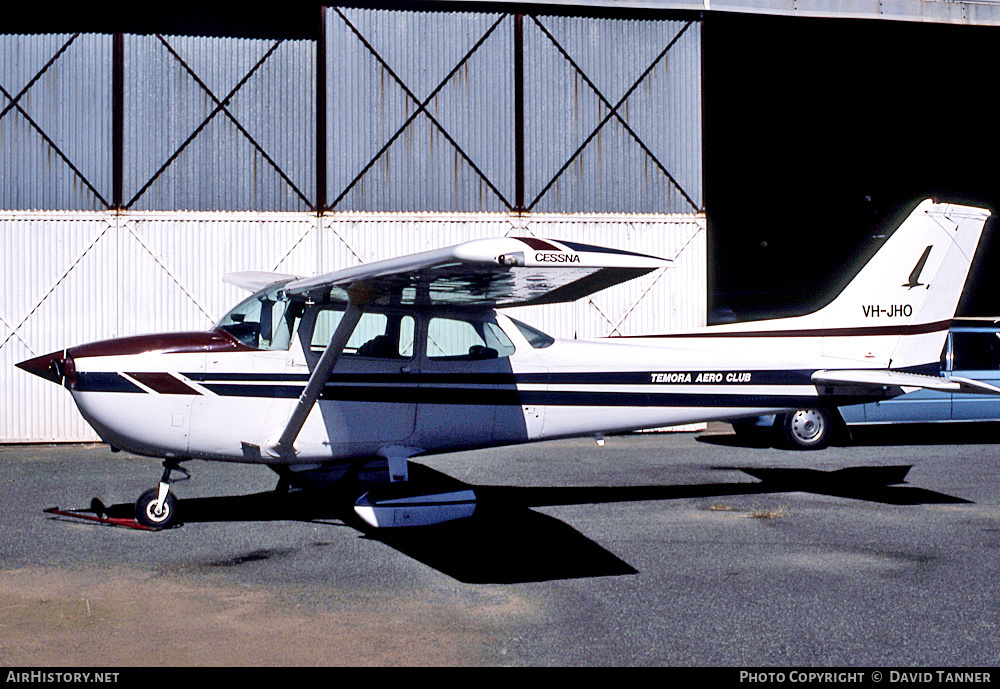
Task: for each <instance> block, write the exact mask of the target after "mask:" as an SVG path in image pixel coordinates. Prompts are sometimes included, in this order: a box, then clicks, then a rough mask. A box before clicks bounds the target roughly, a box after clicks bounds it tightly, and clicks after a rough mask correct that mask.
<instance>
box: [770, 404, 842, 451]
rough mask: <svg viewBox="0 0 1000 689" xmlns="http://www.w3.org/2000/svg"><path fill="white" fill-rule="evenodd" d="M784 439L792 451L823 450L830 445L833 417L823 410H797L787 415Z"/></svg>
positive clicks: (784, 421)
mask: <svg viewBox="0 0 1000 689" xmlns="http://www.w3.org/2000/svg"><path fill="white" fill-rule="evenodd" d="M781 431H782V438H783V439H784V441H785V445H786V446H787V447H788V448H790V449H792V450H821V449H823V448H824V447H826V446H827V445H829V443H830V437H831V436H832V434H833V416H832V415H831V414H830V412H829V410H827V409H823V408H814V409H796V410H795V411H793V412H790V413H788V414H785V416H784V418H783V420H782V423H781Z"/></svg>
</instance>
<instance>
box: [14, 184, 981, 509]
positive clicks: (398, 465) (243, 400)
mask: <svg viewBox="0 0 1000 689" xmlns="http://www.w3.org/2000/svg"><path fill="white" fill-rule="evenodd" d="M989 215H990V214H989V212H988V211H985V210H981V209H977V208H970V207H965V206H957V205H947V204H937V203H934V202H932V201H930V200H928V201H924V202H923V203H921V204H920V205H919V206H917V208H916V209H915V210H914V211H913V212H912V214H911V215H910V216H909V217H908V218H907V219H906V220H905V221H904V222H903V223H902V224H901V225H900V226H899V228H898V229H897V231H896V232H894V233H893V234H892V236H891V237H890V238H889V239H888V240H887V241H886V242H885V243H884V245H883V246H882V247H881V248H880V249H879V251H878V252H877V253H876V254H875V255H874V256H873V257H872V258H871V260H869V261H868V263H867V264H866V265H865V266H864V267H863V268H862V269H861V270H860V271H859V272H858V274H857V275H856V276H855V277H854V278H853V279H852V280H851V281H850V282H849V284H848V285H847V287H846V288H845V289H844V290H843V291H842V292H841V293H840V294H839V296H837V297H836V298H835V299H834V300H833V301H832V302H831V303H830V304H829V305H827V306H826V307H824V308H822V309H820V310H818V311H816V312H814V313H811V314H808V315H804V316H797V317H791V318H784V319H775V320H765V321H758V322H751V323H737V324H726V325H718V326H709V327H705V328H700V329H695V330H691V331H685V332H670V333H660V334H651V335H649V336H642V337H616V338H603V339H594V340H557V339H553V338H552V337H549V336H548V335H546V334H544V333H542V332H540V331H538V330H536V329H534V328H532V327H531V326H529V325H526V324H524V323H521V322H519V321H517V320H514V319H512V318H509V317H507V316H505V315H503V314H502V313H501V312H500V310H502V309H503V308H504V307H510V306H516V305H525V304H552V303H557V302H564V301H572V300H576V299H579V298H581V297H583V296H585V295H587V294H590V293H593V292H596V291H598V290H601V289H605V288H607V287H610V286H612V285H614V284H618V283H621V282H624V281H627V280H630V279H633V278H636V277H638V276H640V275H643V274H646V273H648V272H650V271H654V270H658V269H662V268H664V267H666V266H668V263H669V262H668V261H665V260H661V259H659V258H655V257H651V256H646V255H641V254H637V253H633V252H628V251H622V250H616V249H607V248H601V247H595V246H589V245H581V244H577V243H573V242H568V241H555V240H548V239H538V238H534V237H523V238H519V237H506V238H498V239H485V240H476V241H471V242H467V243H464V244H460V245H457V246H454V247H451V248H447V249H440V250H435V251H429V252H425V253H420V254H416V255H412V256H408V257H404V258H396V259H390V260H384V261H378V262H373V263H369V264H366V265H361V266H357V267H352V268H346V269H343V270H338V271H335V272H332V273H328V274H325V275H320V276H317V277H298V276H293V275H278V274H272V273H256V272H250V273H236V274H231V275H227V276H226V277H225V278H224V279H225V280H226V281H228V282H230V283H231V284H236V285H239V286H241V287H243V288H246V289H248V290H251V291H252V292H253V294H252V296H250V297H249V298H248V299H246V300H245V301H243V302H242V303H240V304H239V305H237V306H236V307H235V308H233V309H232V310H231V311H230V312H229V313H227V314H226V315H225V316H224V317H223V318H222V320H221V321H219V323H218V324H217V326H216V327H215V328H214V329H212V330H210V331H207V332H194V333H173V334H164V335H145V336H137V337H125V338H121V339H115V340H108V341H103V342H96V343H92V344H85V345H81V346H76V347H71V348H69V349H66V350H62V351H58V352H53V353H51V354H46V355H44V356H40V357H37V358H34V359H30V360H28V361H24V362H21V363H20V364H18V366H19V367H20V368H21V369H23V370H25V371H28V372H31V373H34V374H37V375H39V376H42V377H43V378H47V379H49V380H51V381H53V382H55V383H59V384H62V385H64V386H65V387H66V388H67V389H68V390H69V391H70V394H71V395H72V396H73V399H74V400H75V402H76V404H77V406H78V407H79V410H80V412H81V413H82V414H83V416H84V418H85V419H86V420H87V421H88V422H89V423H90V424H91V425H92V426H93V427H94V429H95V430H96V431H97V433H98V434H99V435H100V437H101V438H102V439H103V440H104V441H106V442H107V443H108V444H110V445H111V446H112V447H113V448H120V449H125V450H128V451H130V452H132V453H136V454H139V455H145V456H152V457H158V458H162V459H164V460H165V461H164V467H165V469H164V472H163V477H162V479H161V481H160V483H159V485H158V487H156V488H153V489H151V490H149V491H147V492H145V493H144V494H143V495H142V496H141V497H140V498H139V500H138V502H137V503H136V519H137V520H138V521H139V522H140V523H141V524H145V525H148V526H152V527H161V528H164V527H167V526H170V525H173V524H176V523H177V518H178V514H177V507H178V501H177V499H176V497H175V495H174V493H173V492H172V491H171V490H170V479H171V472H172V471H175V470H179V469H180V466H179V465H180V463H181V462H182V461H185V460H191V459H201V460H218V461H230V462H251V463H259V464H264V465H267V466H269V467H271V468H272V469H274V470H275V471H276V472H277V473H278V475H279V476H280V477H281V480H280V482H279V486H280V485H282V484H284V485H285V486H287V485H289V484H295V483H296V482H297V481H298V482H301V481H302V480H304V479H306V478H308V477H311V476H316V475H319V474H334V473H336V472H342V473H346V472H347V467H350V466H351V465H352V464H357V463H359V462H365V461H370V460H371V459H372V458H380V459H379V461H380V462H384V464H383V466H387V467H388V471H389V478H390V480H389V482H387V483H385V485H384V486H383V490H382V491H381V492H380V491H379V490H377V489H376V490H372V491H369V492H368V493H366V494H365V495H362V496H361V497H360V498H359V499H358V501H357V503H356V504H355V510H356V512H357V513H358V514H359V515H360V516H361V517H362V518H364V519H365V520H366V521H368V522H369V523H370V524H372V525H373V526H400V525H412V524H428V523H436V522H441V521H446V520H450V519H454V518H459V517H464V516H468V515H471V514H472V512H473V511H474V509H475V499H476V498H475V494H474V492H473V491H471V490H461V491H441V490H438V491H437V492H434V491H429V490H427V488H426V487H423V486H420V485H415V484H416V483H418V482H414V484H410V483H408V478H409V472H408V460H409V459H410V458H413V457H417V456H419V455H427V454H432V453H441V452H448V451H453V450H460V449H472V448H479V447H486V446H495V445H505V444H514V443H525V442H532V441H537V440H544V439H550V438H563V437H570V436H582V435H594V436H595V437H598V438H601V437H603V435H602V434H605V433H613V432H619V431H628V430H635V429H642V428H656V427H663V426H670V425H675V424H687V423H692V422H701V421H707V420H716V419H733V418H739V417H747V416H760V415H763V414H771V413H776V412H781V411H785V410H789V409H796V408H801V407H823V406H824V405H839V404H843V403H845V402H848V401H861V400H872V399H879V398H887V397H892V396H896V395H900V394H904V393H905V392H909V391H912V390H916V389H920V388H933V389H949V390H953V391H967V392H970V391H976V392H979V393H983V392H987V393H990V394H1000V388H995V387H992V386H989V385H985V384H981V383H977V382H974V381H971V380H964V379H958V378H949V379H946V378H942V377H940V375H939V372H940V367H939V361H938V360H939V354H940V352H941V348H942V345H943V342H944V339H945V337H946V334H947V332H948V327H949V324H950V322H951V319H952V318H953V316H954V313H955V309H956V307H957V304H958V300H959V297H960V296H961V293H962V290H963V287H964V285H965V281H966V278H967V275H968V271H969V268H970V265H971V262H972V259H973V256H974V254H975V252H976V248H977V246H978V243H979V239H980V235H981V234H982V231H983V227H984V224H985V222H986V220H987V218H988V217H989ZM180 470H181V471H183V469H180Z"/></svg>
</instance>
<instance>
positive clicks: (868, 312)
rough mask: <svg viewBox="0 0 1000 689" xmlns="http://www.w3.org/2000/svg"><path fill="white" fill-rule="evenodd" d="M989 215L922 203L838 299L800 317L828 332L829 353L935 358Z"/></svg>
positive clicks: (914, 360)
mask: <svg viewBox="0 0 1000 689" xmlns="http://www.w3.org/2000/svg"><path fill="white" fill-rule="evenodd" d="M989 216H990V213H989V211H987V210H984V209H980V208H971V207H968V206H956V205H951V204H936V203H934V202H933V201H930V200H927V201H923V202H922V203H921V204H920V205H918V206H917V207H916V209H914V211H913V212H912V213H911V214H910V215H909V216H908V217H907V218H906V220H904V221H903V223H902V224H901V225H900V226H899V228H898V229H897V230H896V231H895V232H894V233H893V234H892V236H891V237H889V239H888V240H887V241H886V242H885V244H884V245H883V246H882V248H881V249H879V250H878V252H877V253H876V254H875V255H874V256H873V257H872V259H871V260H870V261H869V262H868V263H867V264H866V265H865V266H864V268H862V269H861V271H860V272H859V273H858V274H857V276H855V278H854V279H853V280H852V281H851V282H850V283H849V284H848V285H847V287H845V288H844V290H843V291H842V292H841V293H840V295H839V296H838V297H837V298H836V299H834V300H833V302H831V303H830V304H829V305H828V306H826V307H824V308H822V309H820V310H819V311H817V312H815V313H813V314H810V315H808V316H804V317H802V320H803V321H807V322H808V326H809V327H818V328H822V329H823V330H826V331H828V332H830V335H829V336H826V337H824V338H823V354H824V356H829V357H834V358H837V359H844V360H848V361H853V362H859V363H860V362H863V363H864V364H865V366H866V367H885V368H890V367H891V368H893V369H897V370H899V369H912V368H917V367H925V366H927V365H930V364H934V363H936V362H938V361H939V359H940V355H941V349H942V347H943V346H944V342H945V338H946V337H947V332H948V328H949V326H950V324H951V320H952V318H953V317H954V316H955V310H956V308H957V307H958V302H959V299H960V298H961V296H962V290H963V289H964V287H965V281H966V278H967V277H968V274H969V268H970V267H971V265H972V259H973V257H974V256H975V253H976V248H977V246H978V245H979V239H980V236H981V235H982V232H983V226H984V225H985V223H986V220H987V218H989ZM803 325H806V323H803ZM859 335H860V336H861V337H859Z"/></svg>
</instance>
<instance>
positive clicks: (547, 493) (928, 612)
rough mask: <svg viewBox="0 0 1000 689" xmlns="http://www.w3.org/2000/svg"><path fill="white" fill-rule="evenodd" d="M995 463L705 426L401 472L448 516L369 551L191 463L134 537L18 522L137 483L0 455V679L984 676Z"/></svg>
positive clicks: (995, 635) (945, 434)
mask: <svg viewBox="0 0 1000 689" xmlns="http://www.w3.org/2000/svg"><path fill="white" fill-rule="evenodd" d="M996 439H1000V429H998V427H997V426H995V425H987V426H985V427H974V428H973V427H936V428H930V429H920V430H914V429H898V430H894V431H889V432H885V431H883V432H871V433H865V434H862V436H860V437H858V438H857V442H856V443H855V444H853V445H851V446H847V447H832V448H828V449H825V450H821V451H818V452H805V453H803V452H790V451H785V450H780V449H775V448H772V447H769V446H766V445H761V444H758V445H748V444H747V443H745V442H741V441H738V440H737V439H736V438H735V436H734V435H732V433H731V431H730V429H729V426H727V425H723V424H714V425H712V426H710V429H709V431H708V432H702V433H679V434H678V433H672V434H637V435H628V436H615V437H609V438H607V442H606V444H605V445H604V446H603V447H599V446H598V445H597V444H596V443H595V442H594V441H593V440H592V439H577V440H565V441H556V442H550V443H541V444H534V445H527V446H522V447H514V448H502V449H494V450H487V451H476V452H465V453H457V454H452V455H443V456H439V457H431V458H422V459H420V460H419V461H418V462H415V463H414V464H413V465H412V469H411V477H412V478H414V479H428V478H435V477H436V478H438V479H441V478H447V479H448V480H453V481H456V482H461V483H464V484H467V485H470V486H473V487H474V488H475V490H476V492H477V494H478V496H479V505H478V508H477V511H476V514H475V515H474V516H473V517H471V518H469V519H466V520H463V521H460V522H455V523H452V524H446V525H439V526H431V527H420V528H414V529H396V530H383V531H375V530H372V529H370V528H367V527H365V526H364V524H363V523H362V522H360V521H359V520H357V519H356V518H354V517H353V513H352V512H351V510H350V506H351V501H350V500H349V499H347V495H346V492H349V491H346V492H339V491H328V492H321V491H292V492H290V493H289V494H288V495H287V496H284V497H282V496H280V495H277V494H275V493H273V492H272V490H273V489H274V487H275V485H276V478H277V477H276V476H275V474H273V473H272V472H271V471H270V470H269V469H267V468H266V467H254V466H247V465H237V464H222V463H208V462H201V461H192V462H190V463H188V464H186V465H185V466H187V468H188V469H189V470H190V471H191V473H192V477H191V479H190V480H187V481H183V482H180V483H178V484H177V485H176V487H175V489H176V492H177V494H178V496H179V498H180V510H182V513H181V516H182V518H183V520H184V523H183V525H182V526H180V527H178V528H174V529H169V530H165V531H159V532H153V533H150V532H143V531H137V530H133V529H128V528H122V527H114V526H107V525H102V524H93V523H86V522H78V521H74V520H70V519H66V518H62V517H58V516H56V515H51V514H47V513H45V512H43V510H44V509H45V508H48V507H56V506H58V507H61V508H84V507H88V506H89V505H90V504H91V500H92V499H94V498H97V499H99V500H100V501H101V502H102V503H103V505H105V506H106V507H107V510H108V512H109V513H111V514H127V513H128V512H129V510H130V507H129V503H131V502H132V501H134V500H135V499H136V497H138V495H139V494H140V493H141V492H142V491H144V490H145V489H147V488H149V487H151V486H153V485H155V483H156V481H157V480H158V479H159V474H160V466H159V464H158V462H157V461H156V460H151V459H146V458H139V457H133V456H130V455H128V454H127V453H111V452H110V451H109V449H108V448H107V447H105V446H100V445H88V446H81V445H61V446H58V445H33V446H0V529H2V531H0V665H3V666H7V667H10V666H46V667H48V666H61V667H71V666H77V667H82V666H86V667H92V668H93V667H127V666H185V667H187V666H244V667H245V666H307V665H357V666H725V667H758V668H759V667H779V668H805V667H847V666H850V667H869V668H872V667H874V668H881V669H884V670H885V671H886V672H888V671H890V670H893V669H907V668H915V667H928V666H935V667H978V668H982V667H993V666H996V664H997V659H998V658H1000V579H998V577H997V571H998V568H1000V567H998V566H1000V472H998V468H1000V446H998V445H995V444H993V441H994V440H996ZM355 497H356V496H355Z"/></svg>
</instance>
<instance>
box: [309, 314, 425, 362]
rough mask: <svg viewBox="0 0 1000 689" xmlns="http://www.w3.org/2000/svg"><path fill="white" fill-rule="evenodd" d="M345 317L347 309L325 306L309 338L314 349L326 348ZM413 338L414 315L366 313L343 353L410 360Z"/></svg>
mask: <svg viewBox="0 0 1000 689" xmlns="http://www.w3.org/2000/svg"><path fill="white" fill-rule="evenodd" d="M343 317H344V312H343V311H341V310H338V309H323V310H321V311H320V312H319V313H318V314H317V315H316V326H315V327H314V328H313V333H312V339H311V341H310V348H311V349H312V351H313V352H317V353H318V352H322V351H323V350H324V349H326V347H327V345H328V344H329V343H330V338H331V337H333V333H334V331H335V330H336V329H337V325H338V324H339V323H340V320H341V319H342V318H343ZM413 341H414V321H413V317H412V316H404V315H400V314H392V313H389V314H385V313H373V312H365V313H363V314H362V315H361V320H360V321H358V324H357V325H356V326H355V327H354V332H353V333H351V337H350V339H348V341H347V345H346V346H345V347H344V351H343V354H345V355H347V356H359V357H367V358H372V359H409V358H410V357H412V356H413Z"/></svg>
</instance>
